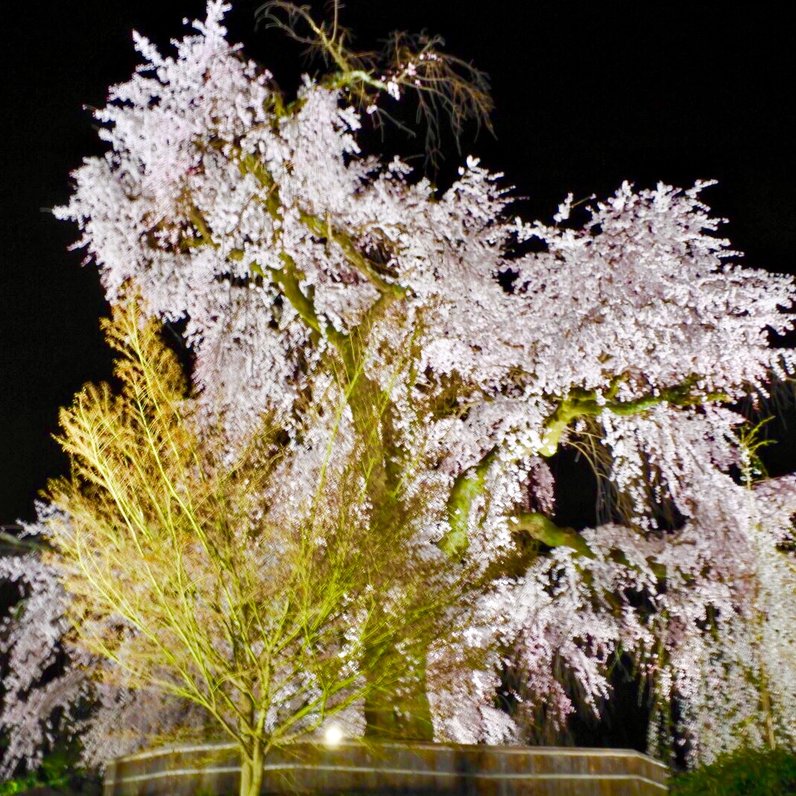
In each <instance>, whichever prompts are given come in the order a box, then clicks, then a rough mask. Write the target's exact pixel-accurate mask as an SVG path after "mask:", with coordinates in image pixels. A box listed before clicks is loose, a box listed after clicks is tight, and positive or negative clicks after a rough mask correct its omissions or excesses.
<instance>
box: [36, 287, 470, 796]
mask: <svg viewBox="0 0 796 796" xmlns="http://www.w3.org/2000/svg"><path fill="white" fill-rule="evenodd" d="M105 328H106V334H107V337H108V340H109V342H110V344H111V345H112V347H113V348H114V349H115V350H116V351H117V352H118V354H119V355H120V356H119V359H118V362H117V366H116V377H117V380H118V384H119V386H118V389H113V388H111V387H110V386H108V385H101V386H88V387H86V388H85V389H84V390H83V391H82V392H81V393H80V394H79V395H78V396H77V398H76V399H75V401H74V403H73V405H72V406H71V407H70V408H68V409H65V410H63V411H62V414H61V426H62V429H63V434H62V437H61V440H60V441H61V444H62V446H63V448H64V450H66V451H67V452H68V454H69V455H70V457H71V477H70V478H69V479H64V480H60V481H56V482H53V483H52V484H51V485H50V488H49V499H50V500H51V501H52V503H53V505H54V506H55V507H57V509H58V510H59V512H58V513H56V514H55V515H54V516H53V518H51V520H50V522H49V524H48V532H49V542H50V544H51V545H52V546H53V549H54V552H53V553H52V555H51V563H52V564H54V565H55V567H56V568H57V569H58V570H59V571H60V572H61V573H62V582H63V585H64V587H65V589H66V591H67V593H68V595H69V596H70V597H71V603H70V608H69V613H68V616H69V619H70V620H71V626H72V627H73V632H74V636H75V641H76V643H77V644H78V646H79V647H81V648H83V649H85V650H87V651H88V652H89V653H90V654H91V655H92V656H93V657H94V659H95V660H96V661H98V663H99V665H98V669H97V671H98V672H102V673H104V674H103V676H105V677H119V678H120V679H123V680H124V682H125V683H126V684H127V685H128V686H132V687H133V688H144V689H152V688H154V689H157V690H160V691H162V692H163V693H165V694H168V695H171V696H173V697H176V698H177V699H178V700H182V701H185V702H187V703H192V704H193V705H195V706H198V707H199V708H201V709H202V710H203V711H204V712H205V713H206V714H207V716H208V717H209V719H210V724H211V725H215V726H216V727H217V728H218V729H220V730H222V731H223V733H225V734H226V735H227V736H229V737H230V738H232V739H233V740H234V741H235V742H236V743H237V745H238V746H239V749H240V754H241V761H242V777H241V785H240V793H241V794H242V795H243V794H246V795H251V794H257V793H259V791H260V786H261V777H262V763H263V760H264V758H265V756H266V755H267V753H268V751H269V749H270V748H271V747H273V746H274V745H275V744H282V743H285V742H288V741H290V740H292V739H294V738H297V737H299V736H301V735H305V734H307V733H311V732H313V731H315V730H318V729H319V728H321V727H322V725H323V724H324V723H325V722H326V721H327V720H328V719H329V717H331V716H333V715H335V714H338V715H340V716H342V717H343V720H345V712H346V710H347V709H348V708H352V707H355V706H356V705H357V704H360V706H361V702H362V701H363V700H364V699H365V698H366V697H368V696H372V694H373V692H374V690H378V689H381V688H386V689H389V690H390V691H392V690H393V689H394V688H395V685H396V682H398V681H399V680H400V678H401V677H402V676H403V675H404V674H405V670H406V669H407V665H406V664H407V661H411V659H412V656H413V655H414V654H416V651H417V652H419V651H421V650H423V649H424V648H425V647H426V646H427V644H428V642H429V639H430V638H432V637H439V635H440V633H441V619H442V617H443V616H445V622H446V623H450V619H451V617H450V614H449V613H446V612H445V611H444V607H445V605H446V603H448V602H449V601H450V600H452V599H454V598H455V594H454V592H455V590H454V591H451V590H450V587H451V583H452V582H451V581H450V580H448V581H447V584H446V591H445V593H444V594H445V596H444V597H443V590H442V589H441V588H440V587H438V585H437V584H441V583H442V577H443V575H441V567H440V564H441V561H442V556H440V558H439V560H436V561H434V562H431V561H428V560H427V556H426V560H425V561H424V560H423V559H421V558H420V557H419V556H418V555H416V554H415V548H414V547H413V546H412V545H411V544H410V543H409V541H410V535H411V532H412V516H411V508H408V509H405V510H404V511H403V512H402V511H400V510H399V508H398V507H399V506H404V507H406V506H410V505H411V501H406V500H405V501H395V500H391V501H389V504H390V507H391V516H390V517H383V516H382V517H379V520H378V523H374V522H373V516H372V515H373V513H374V512H377V511H378V510H379V507H378V506H375V507H374V506H372V505H370V504H369V502H368V499H367V495H368V492H369V479H370V478H371V477H372V470H373V467H372V462H371V461H370V458H371V457H370V456H369V455H368V451H367V449H366V448H365V447H363V446H361V445H357V444H356V443H355V442H354V435H352V434H346V432H345V429H346V428H347V427H348V425H350V424H349V423H348V422H347V420H346V418H345V416H344V415H345V412H344V410H343V408H342V407H343V406H344V404H339V406H340V407H341V408H340V409H339V410H338V411H335V409H334V406H335V405H337V404H336V402H334V401H332V400H331V396H329V395H325V396H324V401H323V403H324V404H325V405H326V406H327V407H329V406H330V407H331V409H327V410H326V411H325V412H324V410H323V409H318V413H317V414H313V412H314V411H315V410H314V409H313V406H314V405H315V404H313V403H312V402H310V401H308V405H307V412H308V416H312V429H311V431H310V432H308V433H307V435H306V438H305V440H304V446H303V447H304V455H303V456H302V455H300V454H297V453H296V449H295V448H293V449H292V451H291V454H290V456H288V455H286V454H285V453H284V445H283V444H282V440H281V437H282V433H283V432H282V430H281V429H280V428H279V425H278V423H277V422H276V419H275V417H274V416H273V415H264V416H263V418H262V420H261V422H260V423H259V424H258V426H257V427H256V429H255V431H254V432H250V433H248V434H247V435H246V437H245V438H244V439H243V440H236V441H235V442H234V444H233V443H232V442H230V440H229V438H228V435H227V434H226V433H222V432H221V431H220V430H215V429H217V428H218V427H217V426H216V425H215V424H213V423H209V422H208V420H207V418H206V417H203V418H201V423H200V422H199V418H197V417H196V416H195V414H194V413H193V412H195V410H194V409H192V407H193V406H194V404H193V403H192V402H191V401H190V400H186V399H185V391H186V385H185V383H184V380H183V376H182V372H181V369H180V366H179V363H178V361H177V359H176V357H175V356H174V354H173V353H172V352H171V351H170V350H169V349H168V348H167V347H166V346H164V345H163V343H162V342H161V340H160V337H159V333H158V327H157V325H156V324H154V323H153V322H151V321H146V322H144V321H143V320H142V319H141V316H140V314H139V312H138V310H137V309H136V306H135V304H134V303H130V304H128V305H127V306H126V307H122V308H121V309H117V310H116V312H115V314H114V317H113V320H112V321H111V322H108V323H107V324H106V327H105ZM330 389H332V387H331V386H330ZM200 429H201V430H200ZM320 429H323V430H324V432H323V433H321V432H320V431H319V430H320ZM296 479H299V480H301V479H304V480H305V481H306V483H307V484H312V485H314V488H309V489H307V493H308V494H307V499H306V500H305V501H303V502H302V501H295V500H294V501H293V502H292V504H291V501H290V497H289V496H290V495H291V494H293V495H295V494H296V493H297V492H296V489H295V481H296ZM291 482H292V483H291ZM287 484H291V488H289V489H286V488H285V485H287ZM299 492H300V490H299ZM373 527H378V529H379V532H378V533H373V532H372V530H371V528H373ZM442 569H444V567H442ZM396 644H398V645H399V646H400V649H401V651H402V656H396V655H395V653H394V651H395V648H396ZM402 661H403V662H402ZM408 668H410V669H411V668H412V667H408ZM353 712H355V711H351V713H353Z"/></svg>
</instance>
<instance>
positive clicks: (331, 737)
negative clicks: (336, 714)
mask: <svg viewBox="0 0 796 796" xmlns="http://www.w3.org/2000/svg"><path fill="white" fill-rule="evenodd" d="M323 739H324V741H325V742H326V745H327V746H337V745H338V744H339V743H340V741H342V740H343V730H342V729H341V727H340V725H339V724H330V725H329V726H328V727H327V728H326V732H325V733H324V735H323Z"/></svg>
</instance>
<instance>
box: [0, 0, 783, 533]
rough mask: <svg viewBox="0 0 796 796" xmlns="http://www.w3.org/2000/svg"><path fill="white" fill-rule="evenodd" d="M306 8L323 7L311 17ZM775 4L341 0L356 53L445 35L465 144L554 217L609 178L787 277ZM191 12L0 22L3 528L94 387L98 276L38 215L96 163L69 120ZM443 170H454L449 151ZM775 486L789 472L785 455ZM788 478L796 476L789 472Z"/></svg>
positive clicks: (264, 47) (533, 211)
mask: <svg viewBox="0 0 796 796" xmlns="http://www.w3.org/2000/svg"><path fill="white" fill-rule="evenodd" d="M257 5H258V2H257V0H240V2H238V3H237V5H236V7H235V10H234V12H233V14H232V17H231V22H230V24H231V27H232V31H233V36H234V37H235V38H236V39H238V40H242V41H243V42H244V43H245V44H246V46H247V51H248V53H249V54H250V55H252V56H253V57H255V58H257V59H258V60H260V61H261V62H263V63H265V64H266V65H267V66H269V67H270V68H271V69H272V70H273V71H274V72H275V74H276V75H277V77H278V78H279V79H280V80H281V81H283V82H285V83H287V82H289V80H290V79H291V78H290V75H291V74H295V70H296V69H297V68H299V67H300V61H299V60H297V53H296V51H295V48H294V47H293V46H291V45H289V44H287V43H285V42H284V41H283V40H282V39H280V38H279V37H278V36H277V35H276V34H274V33H262V32H259V33H258V32H256V31H255V30H254V24H253V13H254V9H255V8H256V7H257ZM313 5H314V6H315V7H316V8H317V7H320V6H322V3H319V2H315V3H313ZM786 8H787V6H786V4H777V5H775V4H773V3H760V2H758V3H744V4H740V3H739V4H729V3H726V2H710V1H703V2H695V0H692V1H691V2H689V3H683V2H667V3H648V2H647V3H644V2H638V1H637V0H634V1H633V2H627V1H625V0H612V2H605V1H604V2H600V3H595V2H562V1H561V0H557V1H556V2H551V1H550V0H545V1H544V2H532V0H529V1H528V2H521V1H520V0H512V1H511V2H509V1H508V0H502V1H501V0H494V2H482V3H480V4H478V5H475V4H473V5H467V4H466V3H464V2H456V1H455V0H426V2H420V0H404V2H381V0H349V2H348V3H347V9H346V18H345V19H346V21H347V22H348V24H349V25H350V26H351V27H352V28H353V29H354V30H355V31H357V32H358V36H359V39H358V40H359V42H361V44H362V45H363V46H372V45H373V44H374V43H375V42H376V40H377V39H378V38H379V37H380V36H383V35H386V33H388V32H389V31H390V30H393V29H407V30H411V31H418V30H420V29H423V28H425V29H427V30H428V31H430V32H436V33H440V34H442V35H443V36H444V37H445V38H446V40H447V45H448V47H447V49H448V50H450V51H452V52H454V53H456V54H458V55H460V56H462V57H464V58H466V59H470V60H472V61H473V62H474V63H475V64H476V65H477V66H479V67H480V68H482V69H484V70H485V71H486V72H488V73H489V74H490V76H491V82H492V86H493V94H494V98H495V103H496V111H495V114H494V124H495V129H496V133H497V137H496V139H495V140H492V139H490V138H488V137H486V136H484V135H482V136H481V137H480V138H479V139H478V140H477V141H476V142H475V143H470V142H465V150H466V152H467V153H473V154H479V155H481V156H482V160H483V161H484V162H485V163H486V165H488V166H489V167H490V168H492V169H494V170H499V171H503V172H505V174H506V179H507V181H508V182H510V183H512V184H513V185H516V186H517V187H518V193H521V194H522V195H523V196H525V197H527V200H526V201H525V202H524V208H523V214H524V215H526V216H541V217H546V218H549V216H550V215H551V214H552V213H553V212H554V210H555V207H556V205H557V203H558V202H559V201H560V199H561V198H562V197H563V196H564V195H565V194H566V193H568V192H570V191H571V192H572V193H574V194H575V196H576V197H577V198H583V197H586V196H589V195H590V194H593V193H594V194H597V195H605V194H607V193H610V192H612V191H613V190H614V189H615V188H616V187H617V186H618V185H619V183H620V182H621V181H622V180H623V179H630V180H632V181H635V182H637V183H638V184H641V185H651V184H654V183H655V182H656V181H658V180H663V181H665V182H669V183H671V184H676V185H683V186H687V185H690V184H691V183H693V182H694V180H696V179H702V178H715V179H718V180H719V181H720V184H719V186H717V187H716V188H713V189H711V190H710V192H709V193H707V194H706V198H707V200H708V201H709V202H710V203H711V205H712V206H713V207H714V208H715V210H716V212H717V213H718V214H720V215H723V216H725V217H727V218H728V219H729V220H730V224H729V225H728V227H727V228H726V229H725V232H726V233H727V234H728V235H729V237H730V238H731V239H732V240H733V242H734V244H735V245H736V246H737V247H738V248H739V249H741V250H743V251H745V252H746V255H747V257H746V262H747V263H748V264H749V265H755V266H760V267H765V268H768V269H770V270H773V271H781V272H790V273H794V272H796V262H795V261H794V251H796V187H795V186H796V168H794V165H795V163H794V141H796V129H795V128H796V123H795V122H796V101H794V92H793V86H792V82H793V75H794V74H796V63H794V62H795V61H796V48H794V47H793V42H792V26H791V24H790V23H789V21H788V19H787V11H786ZM202 10H203V3H202V2H200V1H199V0H181V1H178V0H162V1H159V2H149V1H148V0H113V2H111V1H110V0H102V1H100V0H74V2H72V3H63V2H56V1H55V0H50V1H49V2H41V1H39V2H35V0H28V2H25V3H12V4H10V7H9V8H5V9H4V13H3V16H4V24H5V29H6V40H5V45H4V48H3V49H2V51H0V58H2V61H3V63H2V69H1V70H0V75H1V76H2V82H1V83H0V85H2V86H3V92H4V95H5V97H4V103H3V108H4V110H5V117H4V124H3V126H2V131H3V132H2V142H1V143H0V153H2V154H1V155H0V157H2V165H1V167H0V176H1V181H0V185H1V186H2V189H1V190H2V193H1V194H0V197H1V199H2V214H1V215H0V224H2V227H1V230H2V246H0V257H1V258H2V261H1V262H0V379H2V388H1V389H0V446H2V448H1V451H2V452H1V454H0V455H1V456H2V466H0V523H9V522H13V521H14V520H15V519H16V518H18V517H23V518H30V516H31V513H32V501H33V498H34V497H35V494H36V492H37V490H39V489H40V488H42V487H43V486H44V484H45V481H46V479H47V478H48V477H50V476H53V475H57V474H59V473H61V472H63V470H64V466H65V462H64V461H63V459H62V458H61V457H60V455H59V454H58V452H57V446H56V445H55V444H54V443H53V442H52V440H51V438H50V435H51V434H52V433H53V432H54V431H55V429H56V424H57V409H58V407H59V406H60V405H63V404H65V403H67V402H68V401H69V400H70V398H71V396H72V394H73V393H74V392H75V391H76V390H77V389H79V387H80V386H81V385H82V384H83V383H84V382H85V381H87V380H97V379H100V378H104V377H107V375H108V373H109V359H108V356H107V354H106V352H105V351H104V348H103V345H102V342H101V339H100V336H99V331H98V318H99V316H100V314H101V313H103V312H104V304H103V301H102V298H101V294H100V289H99V285H98V280H97V276H96V272H95V270H94V269H93V268H92V267H91V266H87V267H85V268H81V267H80V260H81V256H80V255H79V254H78V253H74V252H73V253H67V251H66V249H67V246H68V244H69V243H70V242H71V241H72V240H73V239H74V238H75V235H76V231H75V229H73V228H71V227H70V226H69V225H65V224H61V223H58V222H56V221H55V220H54V219H53V218H52V217H51V216H50V215H48V214H47V213H46V212H43V211H42V208H48V207H51V206H53V205H55V204H58V203H60V202H63V201H65V200H66V198H67V195H68V185H69V181H68V172H69V171H70V170H71V169H73V168H75V167H76V166H77V165H79V163H80V159H81V157H82V156H83V155H87V154H97V153H98V152H100V151H101V149H100V147H99V144H98V142H97V140H96V134H95V132H94V131H93V130H92V128H91V120H90V118H89V115H88V113H87V112H86V111H84V110H83V109H82V106H83V105H89V106H92V105H93V106H97V105H101V104H102V103H103V101H104V97H105V91H106V87H107V86H108V84H109V83H113V82H118V81H121V80H124V79H126V78H127V77H128V76H129V74H130V72H131V70H132V68H133V66H134V64H135V63H136V58H135V55H134V53H133V50H132V45H131V39H130V31H131V29H132V28H136V29H138V30H139V31H141V32H142V33H144V34H146V35H149V36H150V37H151V38H153V39H155V40H156V41H158V42H160V43H164V44H165V42H166V41H167V40H168V39H169V38H170V37H174V36H178V35H181V31H182V25H181V19H182V17H184V16H188V17H192V18H193V17H196V16H199V15H201V14H202ZM453 159H454V161H455V154H454V158H453ZM778 455H779V459H777V460H776V461H775V460H774V459H772V461H774V469H777V468H780V469H782V468H783V467H785V466H786V464H785V462H786V461H790V458H789V456H790V453H789V451H788V449H787V447H786V446H785V447H783V445H780V446H779V454H778ZM794 467H796V463H795V464H794Z"/></svg>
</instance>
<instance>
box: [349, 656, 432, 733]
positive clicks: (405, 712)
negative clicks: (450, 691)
mask: <svg viewBox="0 0 796 796" xmlns="http://www.w3.org/2000/svg"><path fill="white" fill-rule="evenodd" d="M424 653H425V650H423V651H422V653H421V654H422V655H423V658H422V660H421V661H419V662H418V661H414V662H412V661H409V660H407V659H406V658H404V659H403V660H402V661H401V662H400V664H399V665H401V664H402V665H403V666H404V667H405V668H406V669H408V670H409V671H410V672H411V675H413V676H411V677H410V678H407V679H406V680H404V681H402V682H391V683H389V684H388V685H387V686H386V687H385V686H384V685H382V686H381V687H379V686H376V687H374V688H368V692H367V694H366V696H365V710H364V712H365V736H366V737H368V738H374V739H376V738H378V739H382V740H391V741H396V740H400V741H433V740H434V726H433V724H432V721H431V705H430V704H429V701H428V694H427V692H426V666H425V655H424ZM393 654H396V653H393ZM387 665H389V666H394V665H396V664H395V663H394V662H390V663H388V664H387ZM367 679H368V681H369V684H370V682H371V681H372V680H374V679H378V674H376V673H372V672H368V673H367Z"/></svg>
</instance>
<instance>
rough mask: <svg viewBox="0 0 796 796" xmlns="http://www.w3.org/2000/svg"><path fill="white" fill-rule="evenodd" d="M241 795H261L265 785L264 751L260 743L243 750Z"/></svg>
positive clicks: (239, 792)
mask: <svg viewBox="0 0 796 796" xmlns="http://www.w3.org/2000/svg"><path fill="white" fill-rule="evenodd" d="M240 757H241V765H240V790H239V791H238V794H239V796H260V790H261V789H262V785H263V763H264V759H263V752H262V749H261V747H260V745H259V744H257V745H256V746H255V748H254V749H253V750H251V751H249V752H245V751H243V750H241V755H240Z"/></svg>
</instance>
